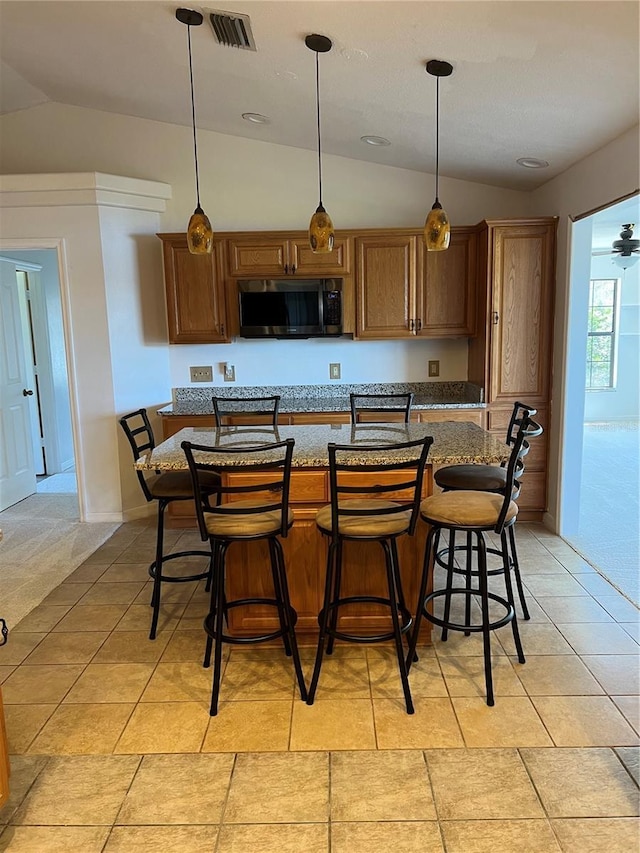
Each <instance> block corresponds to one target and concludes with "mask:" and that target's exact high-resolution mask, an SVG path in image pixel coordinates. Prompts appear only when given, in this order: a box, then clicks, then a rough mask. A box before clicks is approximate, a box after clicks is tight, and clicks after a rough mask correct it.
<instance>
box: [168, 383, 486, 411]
mask: <svg viewBox="0 0 640 853" xmlns="http://www.w3.org/2000/svg"><path fill="white" fill-rule="evenodd" d="M409 391H413V394H414V398H413V407H412V408H413V409H414V410H420V409H453V408H455V409H484V408H485V407H486V404H485V403H484V396H483V393H482V389H481V388H480V387H479V386H477V385H474V384H472V383H471V382H415V383H386V384H378V385H374V384H371V383H369V384H366V385H346V384H344V385H273V386H249V387H246V386H245V387H239V388H228V387H227V388H220V387H219V386H207V387H206V388H192V387H189V388H175V389H174V393H173V398H174V402H173V403H171V404H169V405H168V406H164V407H163V408H161V409H158V414H160V415H211V414H213V407H212V405H211V397H212V396H214V395H215V396H220V397H234V396H239V397H241V396H247V397H262V396H270V395H273V394H279V395H280V397H281V399H280V412H281V413H282V414H288V413H291V412H348V411H350V405H349V394H351V393H363V394H402V393H407V392H409Z"/></svg>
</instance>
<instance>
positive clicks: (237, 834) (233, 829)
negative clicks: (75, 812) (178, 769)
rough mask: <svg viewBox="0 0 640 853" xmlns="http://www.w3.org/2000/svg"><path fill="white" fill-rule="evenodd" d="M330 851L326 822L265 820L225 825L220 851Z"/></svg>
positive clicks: (296, 852) (308, 852)
mask: <svg viewBox="0 0 640 853" xmlns="http://www.w3.org/2000/svg"><path fill="white" fill-rule="evenodd" d="M328 850H329V825H328V824H326V823H310V824H304V823H279V824H265V823H263V824H255V825H253V826H223V827H222V828H221V830H220V843H219V847H218V848H217V853H247V851H252V853H328ZM107 853H108V851H107ZM354 853H355V851H354Z"/></svg>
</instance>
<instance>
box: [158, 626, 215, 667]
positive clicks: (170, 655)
mask: <svg viewBox="0 0 640 853" xmlns="http://www.w3.org/2000/svg"><path fill="white" fill-rule="evenodd" d="M206 643H207V635H206V634H205V632H204V630H203V629H202V628H200V630H199V631H180V632H179V633H175V634H173V636H172V637H171V639H170V640H169V644H168V645H167V647H166V649H165V651H164V653H163V655H162V662H163V663H167V662H169V661H174V662H175V661H184V662H189V661H198V662H199V663H202V661H203V659H204V652H205V646H206Z"/></svg>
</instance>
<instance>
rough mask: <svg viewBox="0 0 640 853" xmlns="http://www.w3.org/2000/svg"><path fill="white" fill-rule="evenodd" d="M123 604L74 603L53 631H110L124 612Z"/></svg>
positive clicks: (124, 606)
mask: <svg viewBox="0 0 640 853" xmlns="http://www.w3.org/2000/svg"><path fill="white" fill-rule="evenodd" d="M126 609H127V606H126V605H125V604H86V605H85V604H84V599H83V603H81V604H76V605H75V607H72V608H71V610H70V611H69V612H68V613H67V615H66V616H64V617H63V618H62V619H61V620H60V621H59V622H58V624H57V625H56V626H55V627H54V628H53V630H54V631H56V632H58V631H112V630H113V629H114V628H115V626H116V625H117V624H118V622H119V621H120V620H121V619H122V617H123V616H124V614H125V611H126Z"/></svg>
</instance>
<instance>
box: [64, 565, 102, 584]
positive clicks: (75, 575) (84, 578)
mask: <svg viewBox="0 0 640 853" xmlns="http://www.w3.org/2000/svg"><path fill="white" fill-rule="evenodd" d="M108 568H109V563H84V564H83V565H82V566H78V568H77V569H76V570H75V571H73V572H71V574H70V575H69V576H68V577H67V578H66V579H65V583H95V582H96V581H97V580H98V578H100V577H101V576H102V575H103V574H104V573H105V572H106V571H107V569H108Z"/></svg>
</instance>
